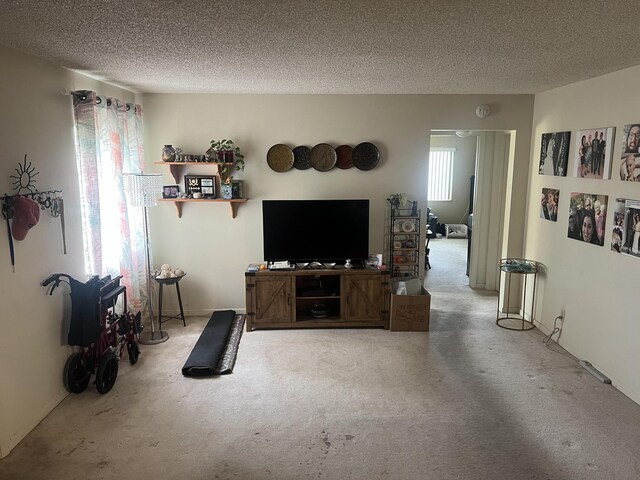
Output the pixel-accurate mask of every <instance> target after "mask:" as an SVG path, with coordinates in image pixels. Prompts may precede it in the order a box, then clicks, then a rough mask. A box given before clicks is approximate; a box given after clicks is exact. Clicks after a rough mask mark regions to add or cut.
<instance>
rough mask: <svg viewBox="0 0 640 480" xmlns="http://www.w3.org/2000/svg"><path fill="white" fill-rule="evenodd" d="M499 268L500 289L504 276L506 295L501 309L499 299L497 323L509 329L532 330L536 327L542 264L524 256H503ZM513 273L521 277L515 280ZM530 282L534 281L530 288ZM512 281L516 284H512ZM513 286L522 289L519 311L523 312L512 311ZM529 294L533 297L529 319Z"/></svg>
mask: <svg viewBox="0 0 640 480" xmlns="http://www.w3.org/2000/svg"><path fill="white" fill-rule="evenodd" d="M499 268H500V272H499V280H498V291H501V290H500V286H501V284H502V282H503V278H504V282H505V283H504V286H505V294H506V295H505V303H504V308H503V309H500V300H498V310H497V314H496V324H497V325H498V326H499V327H502V328H506V329H507V330H531V329H532V328H533V327H534V324H533V320H534V315H533V311H534V306H535V301H536V286H537V276H538V272H539V270H540V264H539V263H538V262H535V261H533V260H527V259H524V258H503V259H501V260H500V262H499ZM513 275H517V276H518V277H520V278H518V279H516V280H515V281H514V278H513ZM520 280H521V281H520ZM528 282H529V283H530V282H533V285H532V286H531V288H530V289H528V288H527V286H528V285H527V283H528ZM512 283H514V284H515V285H513V286H512ZM512 288H514V289H515V288H519V289H520V292H519V293H520V304H519V305H518V311H519V312H521V313H513V312H512V311H511V305H510V302H511V301H512V298H511V289H512ZM529 290H530V291H529ZM527 296H530V297H531V310H530V311H529V318H528V319H527V318H526V317H525V311H526V305H527ZM514 297H515V294H514Z"/></svg>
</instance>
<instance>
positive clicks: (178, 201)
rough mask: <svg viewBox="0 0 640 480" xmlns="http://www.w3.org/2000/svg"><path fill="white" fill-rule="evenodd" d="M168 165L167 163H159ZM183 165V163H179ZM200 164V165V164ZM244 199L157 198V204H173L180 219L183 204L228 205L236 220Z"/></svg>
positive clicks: (232, 216) (244, 201)
mask: <svg viewBox="0 0 640 480" xmlns="http://www.w3.org/2000/svg"><path fill="white" fill-rule="evenodd" d="M161 163H168V162H161ZM181 163H182V164H183V165H184V162H181ZM200 164H201V163H200ZM247 200H248V199H246V198H234V199H232V200H226V199H224V198H213V199H208V198H159V199H158V201H159V202H173V203H174V204H175V206H176V210H178V218H182V204H183V203H187V202H189V203H228V204H229V205H230V206H231V218H236V214H237V212H238V206H239V205H240V204H242V203H247Z"/></svg>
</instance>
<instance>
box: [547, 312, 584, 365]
mask: <svg viewBox="0 0 640 480" xmlns="http://www.w3.org/2000/svg"><path fill="white" fill-rule="evenodd" d="M562 319H563V317H562V315H558V316H557V317H556V318H555V319H554V320H553V330H552V331H551V333H550V334H549V335H547V336H546V337H544V338H543V339H542V343H543V345H544V346H545V347H547V348H548V349H549V350H551V351H552V352H556V353H559V354H560V355H564V356H565V357H569V358H570V359H572V360H575V361H576V362H579V361H580V360H579V359H578V358H576V357H574V356H573V355H571V354H570V353H568V352H562V351H560V350H558V349H556V348H551V347H550V346H549V340H552V338H551V337H553V336H554V335H555V334H556V333H559V332H560V327H558V320H562ZM553 342H554V343H555V344H556V345H558V346H560V344H559V343H558V342H556V341H555V340H553ZM560 348H562V347H560Z"/></svg>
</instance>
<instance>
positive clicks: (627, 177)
mask: <svg viewBox="0 0 640 480" xmlns="http://www.w3.org/2000/svg"><path fill="white" fill-rule="evenodd" d="M622 138H623V141H622V157H621V159H620V180H622V181H625V182H640V122H638V123H630V124H628V125H625V126H624V129H623V135H622Z"/></svg>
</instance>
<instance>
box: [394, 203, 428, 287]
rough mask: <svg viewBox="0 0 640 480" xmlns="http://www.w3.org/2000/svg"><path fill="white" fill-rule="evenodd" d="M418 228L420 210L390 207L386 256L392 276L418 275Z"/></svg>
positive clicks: (407, 276) (419, 225)
mask: <svg viewBox="0 0 640 480" xmlns="http://www.w3.org/2000/svg"><path fill="white" fill-rule="evenodd" d="M420 228H421V223H420V210H418V209H415V208H399V209H391V216H390V222H389V257H388V258H389V266H390V268H389V270H390V271H391V276H392V277H394V278H396V277H403V278H417V277H419V273H420V256H419V252H420Z"/></svg>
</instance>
